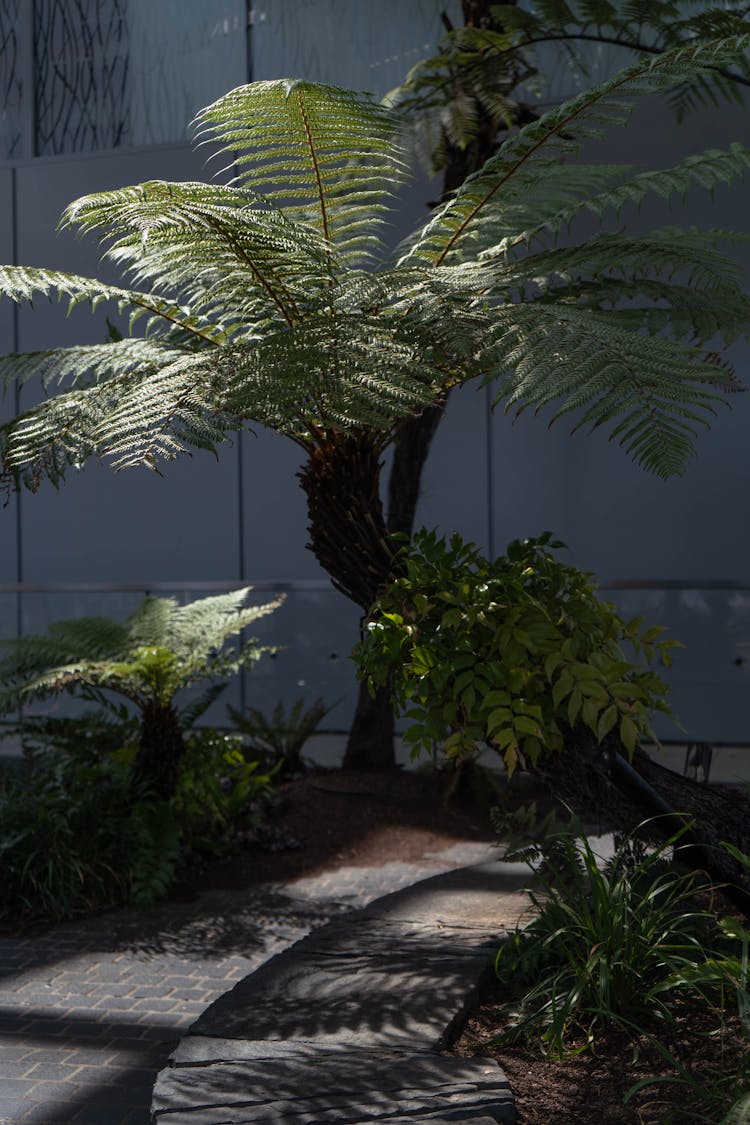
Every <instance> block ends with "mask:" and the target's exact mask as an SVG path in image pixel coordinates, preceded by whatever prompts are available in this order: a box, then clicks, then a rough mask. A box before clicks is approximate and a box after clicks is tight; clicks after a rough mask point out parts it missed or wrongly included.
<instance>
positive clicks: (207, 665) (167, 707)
mask: <svg viewBox="0 0 750 1125" xmlns="http://www.w3.org/2000/svg"><path fill="white" fill-rule="evenodd" d="M250 590H251V587H246V588H244V589H241V590H235V591H233V592H231V593H229V594H219V595H217V596H215V597H209V598H201V599H199V600H198V601H195V602H191V603H190V604H188V605H184V606H181V605H179V604H178V602H177V601H176V599H174V598H151V597H147V598H145V599H144V600H143V601H142V602H141V604H140V606H139V607H138V608H137V609H136V611H135V612H134V613H133V614H131V616H130V617H129V618H128V619H127V620H126V621H125V622H124V623H122V624H121V623H119V622H116V621H113V620H111V619H110V618H107V617H86V618H79V619H78V620H72V621H57V622H54V623H53V624H52V625H50V628H49V631H48V632H47V633H46V634H42V635H26V636H21V637H18V638H16V639H14V640H11V641H5V642H3V647H4V648H5V650H6V651H5V655H4V656H2V657H0V711H3V712H9V711H14V710H16V709H17V708H18V707H19V706H22V705H23V704H25V703H27V702H30V701H31V700H33V699H38V698H43V697H45V696H49V695H54V694H57V693H58V692H73V693H76V694H79V695H82V696H83V697H84V698H88V699H91V698H96V696H97V694H98V693H100V692H113V693H115V694H116V695H120V696H124V697H125V698H126V699H127V700H129V701H130V702H131V703H132V704H134V705H135V707H136V708H137V710H138V713H139V715H140V719H141V727H140V736H139V746H138V753H137V755H136V759H135V762H134V766H133V780H134V784H135V788H136V789H137V790H138V791H142V790H143V789H144V787H145V789H146V791H147V792H149V793H150V794H151V795H153V796H156V797H159V798H164V799H166V798H169V797H171V796H172V794H173V792H174V787H175V783H176V781H177V774H178V769H179V763H180V760H181V758H182V756H183V754H184V752H185V742H184V738H183V732H184V730H185V728H186V727H187V726H189V725H190V724H191V723H192V722H194V721H195V718H196V717H197V715H198V714H200V712H201V711H202V710H203V709H205V707H206V706H208V704H209V703H211V702H213V700H214V699H216V697H217V696H218V695H219V694H220V693H221V691H222V690H223V688H224V686H225V684H226V681H227V680H228V679H229V677H230V676H232V675H234V674H235V673H236V672H238V671H239V670H240V669H241V668H246V667H249V666H250V665H251V664H253V663H254V662H255V661H256V660H258V659H259V657H260V656H261V655H262V654H263V652H265V651H268V648H267V646H265V647H264V646H261V645H259V644H258V642H257V641H256V640H255V639H252V638H250V639H246V640H245V641H244V642H243V643H242V644H241V645H232V644H231V642H232V641H233V640H234V638H236V637H237V635H238V634H239V633H240V632H241V631H242V630H243V629H245V628H247V627H248V626H249V625H251V624H252V623H253V622H254V621H257V620H258V618H260V617H263V616H265V615H266V614H268V613H271V612H272V611H273V610H274V609H276V608H277V607H278V606H279V605H280V604H281V602H282V601H283V598H278V599H276V600H275V601H272V602H268V603H266V604H265V605H260V606H258V605H254V606H252V605H247V604H246V603H247V599H248V595H249V593H250ZM205 681H210V683H209V687H208V688H207V690H206V692H205V694H204V695H203V696H202V697H201V699H200V700H198V701H197V702H196V701H194V702H193V703H192V704H190V705H189V706H187V707H185V708H184V709H182V711H180V710H178V705H177V700H176V696H177V695H178V694H179V693H180V692H181V691H183V690H184V689H185V688H187V687H190V686H191V685H193V684H198V683H203V682H205Z"/></svg>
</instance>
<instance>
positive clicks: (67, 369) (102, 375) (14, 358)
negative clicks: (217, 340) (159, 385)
mask: <svg viewBox="0 0 750 1125" xmlns="http://www.w3.org/2000/svg"><path fill="white" fill-rule="evenodd" d="M191 352H192V349H186V348H177V347H174V345H173V344H172V343H171V342H169V341H168V340H166V339H165V340H163V341H162V340H159V339H157V338H156V337H154V336H151V337H148V338H146V339H142V338H139V337H133V338H126V339H123V340H116V341H112V342H110V343H106V344H88V345H80V346H73V347H69V348H50V349H49V350H47V351H42V352H14V353H11V354H10V355H6V356H0V382H2V383H4V384H5V386H8V385H10V384H11V383H13V382H16V381H17V382H18V384H19V386H23V385H24V384H25V383H27V382H29V380H31V379H35V378H38V379H39V380H40V383H41V386H42V388H43V390H45V391H49V390H50V389H51V388H52V386H53V385H54V384H62V383H67V384H68V385H69V386H70V387H79V386H88V385H89V384H91V383H98V382H100V381H102V380H104V379H109V378H110V377H111V376H112V375H113V373H115V372H116V373H118V374H120V375H129V374H131V373H132V372H137V371H142V370H144V369H149V368H153V367H156V366H159V365H161V364H165V363H170V362H174V361H177V360H179V359H180V358H181V357H182V356H183V355H185V354H191Z"/></svg>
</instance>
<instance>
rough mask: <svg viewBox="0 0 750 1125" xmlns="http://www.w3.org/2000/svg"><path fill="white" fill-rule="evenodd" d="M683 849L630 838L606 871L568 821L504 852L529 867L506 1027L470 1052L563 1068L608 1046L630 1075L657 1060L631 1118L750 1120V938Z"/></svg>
mask: <svg viewBox="0 0 750 1125" xmlns="http://www.w3.org/2000/svg"><path fill="white" fill-rule="evenodd" d="M680 851H681V843H680V837H679V836H675V837H673V838H671V839H670V840H668V841H667V842H666V843H664V844H662V845H661V846H659V847H657V848H653V849H650V848H644V846H643V845H642V843H641V842H640V840H637V839H636V838H635V837H634V836H631V837H626V838H623V839H621V840H620V841H619V846H618V847H617V849H616V851H615V854H614V856H613V857H612V859H611V860H609V861H608V862H607V863H604V862H602V861H601V860H599V858H598V857H597V855H596V854H595V852H594V850H593V848H592V846H591V844H590V843H589V842H588V841H587V840H586V838H585V836H583V834H582V833H581V831H580V825H575V824H574V825H573V827H572V828H568V829H566V830H564V831H561V832H555V833H553V834H551V835H550V836H549V837H548V838H547V839H545V840H543V841H541V842H538V843H536V844H534V845H532V846H530V847H529V848H527V849H525V850H524V851H522V852H516V853H515V854H514V855H512V856H510V857H509V858H515V859H519V858H523V859H525V860H526V861H528V862H529V863H530V864H532V865H533V867H534V877H533V885H532V887H531V889H530V891H529V897H530V903H531V905H532V907H533V911H534V914H533V917H532V919H531V921H530V922H528V924H526V925H525V926H523V927H519V928H518V929H517V930H516V932H515V933H514V934H513V935H511V937H510V938H509V939H508V940H507V941H505V942H504V943H503V944H502V945H501V946H500V948H499V950H498V953H497V956H496V960H495V971H496V975H497V978H498V982H499V984H500V986H501V987H500V991H499V995H502V997H503V1000H502V1003H500V1004H499V1005H498V1008H497V1012H496V1018H495V1020H494V1025H495V1026H499V1027H501V1028H502V1030H501V1032H500V1034H497V1035H495V1036H494V1037H493V1039H492V1040H490V1041H489V1042H484V1043H482V1044H481V1047H480V1048H479V1049H480V1050H482V1051H485V1052H486V1050H487V1049H488V1048H489V1049H491V1050H492V1053H495V1054H497V1057H498V1058H500V1059H501V1060H502V1057H503V1055H502V1051H503V1049H509V1048H513V1047H517V1046H518V1045H519V1044H520V1045H522V1046H523V1047H525V1048H526V1049H527V1050H528V1051H529V1052H530V1053H531V1055H532V1056H533V1055H536V1054H541V1055H544V1056H546V1057H547V1058H550V1059H558V1060H566V1059H568V1060H573V1059H575V1058H576V1057H579V1056H581V1055H582V1054H592V1055H596V1054H597V1053H600V1054H601V1053H604V1054H606V1053H607V1052H608V1051H610V1050H611V1049H612V1045H613V1042H615V1041H616V1042H617V1044H618V1046H619V1049H620V1050H621V1051H622V1050H623V1049H624V1051H625V1057H624V1058H623V1060H622V1067H623V1069H625V1070H626V1071H627V1068H628V1056H629V1063H630V1065H631V1066H633V1065H635V1064H637V1063H638V1062H639V1060H640V1065H641V1069H642V1067H643V1062H644V1060H645V1061H647V1060H649V1059H650V1060H651V1061H652V1064H653V1062H654V1061H655V1062H656V1064H657V1067H656V1072H655V1073H654V1074H652V1075H649V1074H647V1075H646V1076H645V1077H643V1078H641V1079H640V1080H639V1081H638V1082H636V1083H633V1084H632V1086H631V1088H630V1089H629V1090H626V1092H625V1097H624V1101H625V1103H626V1104H627V1103H631V1102H635V1101H637V1100H638V1096H639V1095H641V1100H640V1101H639V1102H638V1110H637V1112H638V1114H640V1113H644V1114H645V1116H643V1117H641V1116H638V1117H637V1120H639V1121H640V1120H644V1121H649V1122H651V1121H657V1120H658V1121H659V1122H688V1121H704V1122H713V1123H718V1122H726V1123H727V1125H729V1123H730V1122H733V1123H734V1125H737V1123H738V1122H740V1121H742V1120H746V1111H747V1109H748V1106H750V1093H749V1087H750V1018H749V1017H750V991H748V984H749V983H750V982H749V979H748V944H749V939H750V932H748V931H747V929H746V928H745V927H743V926H742V925H741V924H740V923H739V922H738V920H737V919H736V918H734V917H731V916H729V917H723V916H722V908H723V906H725V903H724V902H723V900H722V899H721V895H720V888H715V887H713V886H712V885H711V884H710V883H708V882H707V880H706V879H705V877H701V876H700V875H699V874H697V873H695V872H687V871H686V870H685V869H684V868H681V866H680ZM741 861H742V862H743V863H745V864H748V863H750V859H748V857H746V856H743V857H742V860H741ZM615 1037H616V1038H615ZM644 1093H645V1095H647V1098H648V1100H647V1101H644V1100H643V1097H642V1096H643V1095H644ZM634 1112H635V1111H634ZM654 1114H656V1115H654ZM743 1114H745V1116H743ZM587 1120H588V1119H587ZM618 1120H619V1118H618ZM623 1120H625V1118H623ZM633 1120H636V1117H634V1118H633Z"/></svg>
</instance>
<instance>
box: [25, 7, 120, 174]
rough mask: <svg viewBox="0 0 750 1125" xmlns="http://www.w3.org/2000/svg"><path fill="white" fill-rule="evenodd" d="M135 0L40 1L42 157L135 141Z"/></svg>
mask: <svg viewBox="0 0 750 1125" xmlns="http://www.w3.org/2000/svg"><path fill="white" fill-rule="evenodd" d="M127 14H128V0H76V3H74V4H72V3H70V0H34V76H35V91H34V92H35V99H36V155H38V156H44V155H46V154H48V153H49V154H52V153H62V152H90V151H92V150H94V149H103V148H115V147H117V146H118V145H121V144H123V143H124V142H127V141H128V140H129V137H128V131H129V99H128V68H129V42H128V21H127Z"/></svg>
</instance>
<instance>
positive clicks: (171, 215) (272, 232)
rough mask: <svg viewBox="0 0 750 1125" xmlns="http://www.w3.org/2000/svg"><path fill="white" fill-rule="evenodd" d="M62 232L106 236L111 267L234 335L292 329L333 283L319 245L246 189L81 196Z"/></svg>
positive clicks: (175, 188) (149, 188)
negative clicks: (265, 327)
mask: <svg viewBox="0 0 750 1125" xmlns="http://www.w3.org/2000/svg"><path fill="white" fill-rule="evenodd" d="M62 225H64V226H71V227H75V228H77V229H79V230H80V231H81V232H83V233H90V232H94V231H97V232H98V231H100V230H103V231H104V235H103V239H104V241H105V243H106V245H107V251H106V254H105V257H107V258H108V259H110V260H111V261H113V262H114V263H115V264H116V265H117V266H118V267H120V268H122V269H124V270H126V271H127V272H128V273H129V274H130V275H131V277H132V278H133V281H134V283H135V284H137V285H138V286H143V285H149V286H152V287H153V288H154V290H155V291H156V292H161V293H165V294H171V295H174V294H175V293H177V294H179V295H180V301H181V302H184V303H185V304H187V305H189V306H190V308H191V310H192V311H193V313H194V314H198V313H200V314H202V315H204V316H206V317H208V318H210V319H218V320H220V321H221V323H222V325H223V327H224V328H225V330H228V331H232V332H235V331H238V330H240V329H241V327H242V326H243V325H244V324H246V323H252V324H253V325H254V326H255V327H256V330H257V327H258V325H260V324H261V323H262V322H263V320H264V318H268V320H269V321H270V322H271V323H273V322H274V321H278V320H283V321H284V322H286V323H288V324H291V323H293V322H294V321H295V320H297V319H299V317H300V315H301V308H302V307H304V305H305V303H306V302H307V301H308V300H310V299H311V298H312V297H313V296H314V294H315V293H316V292H320V290H321V288H322V287H323V286H325V285H326V283H327V281H328V280H329V279H330V269H331V264H330V250H329V249H327V248H326V246H325V244H324V242H323V240H322V238H321V237H320V236H318V235H316V233H315V232H314V231H312V230H310V229H309V228H306V227H303V226H301V225H300V224H299V223H294V222H292V221H291V220H290V219H289V218H288V217H287V216H286V215H284V213H283V212H282V211H279V210H277V209H275V208H269V207H268V206H267V205H265V206H261V205H259V201H258V197H257V196H254V195H253V194H251V193H250V192H248V191H246V190H243V189H242V188H237V187H226V186H223V185H214V184H204V183H165V182H163V181H152V182H149V183H145V184H139V185H136V186H134V187H128V188H122V189H119V190H116V191H108V192H100V193H98V194H96V195H88V196H84V197H83V198H82V199H78V200H76V201H75V202H74V203H72V204H71V205H70V206H69V207H68V208H67V210H66V211H65V213H64V215H63V220H62Z"/></svg>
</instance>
